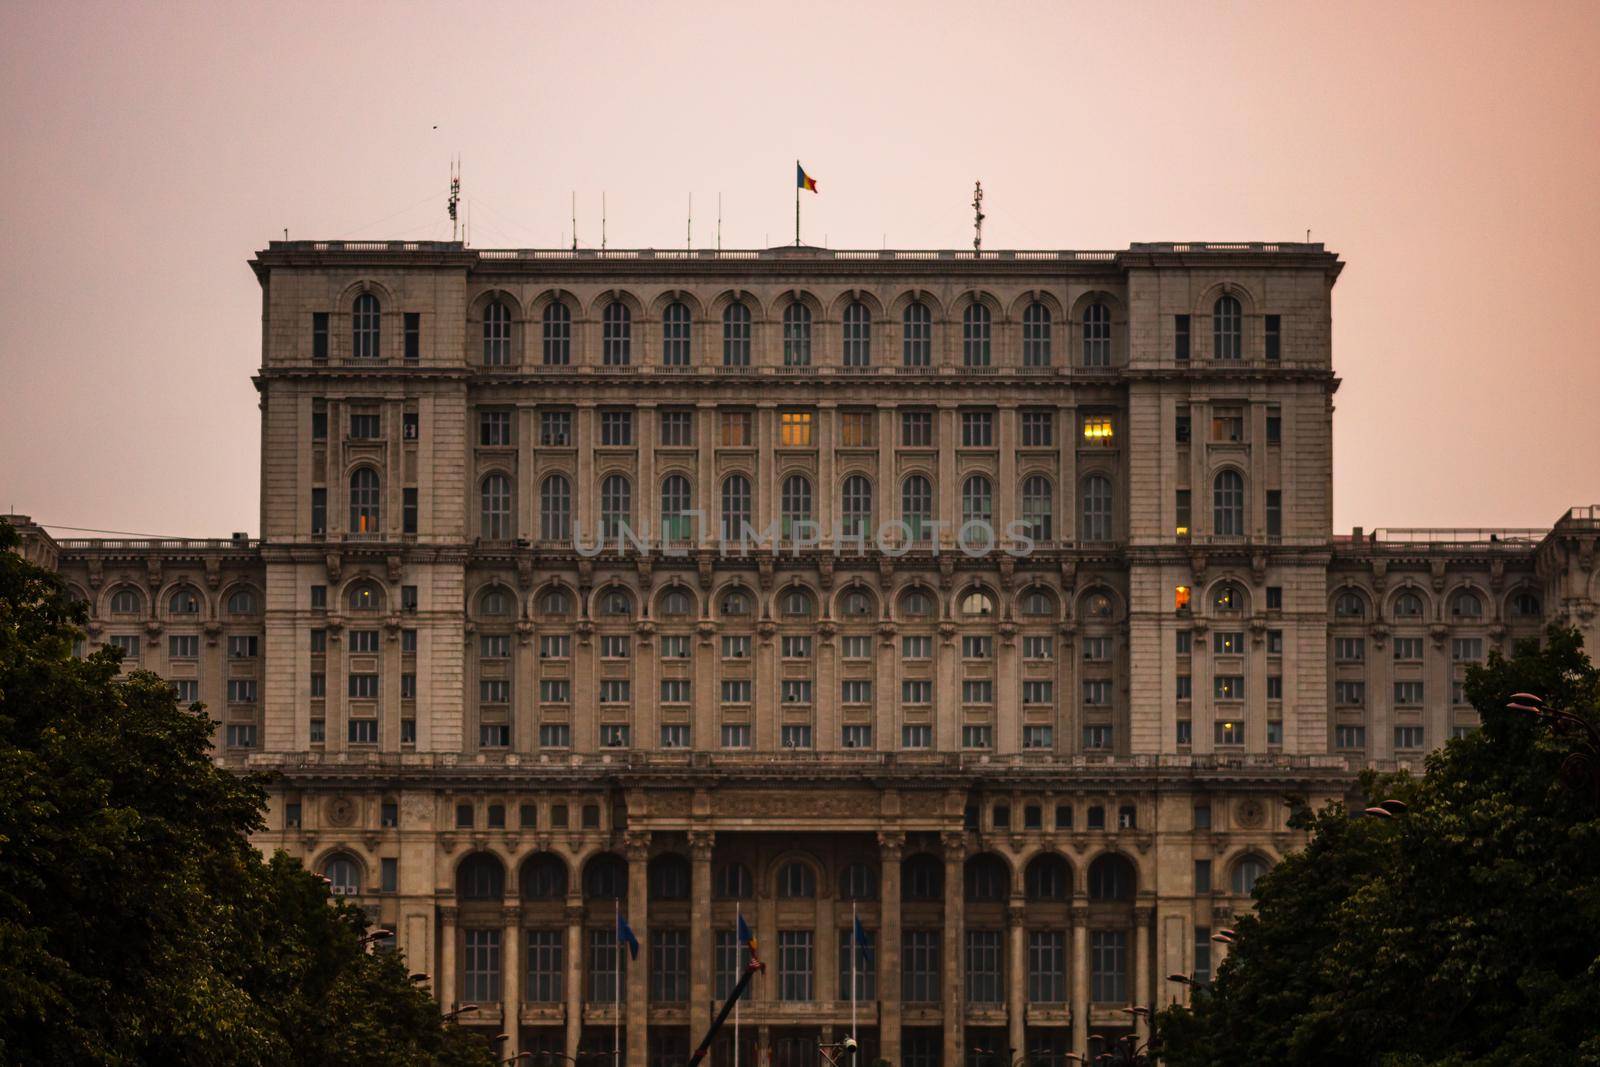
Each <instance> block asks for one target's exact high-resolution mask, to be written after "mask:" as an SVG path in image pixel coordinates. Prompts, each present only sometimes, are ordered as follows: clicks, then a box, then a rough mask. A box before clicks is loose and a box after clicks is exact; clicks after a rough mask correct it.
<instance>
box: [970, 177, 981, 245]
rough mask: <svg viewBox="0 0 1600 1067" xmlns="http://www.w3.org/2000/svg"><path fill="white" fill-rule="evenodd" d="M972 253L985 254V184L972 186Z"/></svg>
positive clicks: (979, 183)
mask: <svg viewBox="0 0 1600 1067" xmlns="http://www.w3.org/2000/svg"><path fill="white" fill-rule="evenodd" d="M972 251H973V252H975V253H980V254H981V253H982V252H983V183H982V182H976V183H974V184H973V186H972Z"/></svg>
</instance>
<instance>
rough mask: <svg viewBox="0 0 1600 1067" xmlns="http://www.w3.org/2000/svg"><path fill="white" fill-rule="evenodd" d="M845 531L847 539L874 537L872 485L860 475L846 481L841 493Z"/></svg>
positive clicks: (852, 476) (854, 475)
mask: <svg viewBox="0 0 1600 1067" xmlns="http://www.w3.org/2000/svg"><path fill="white" fill-rule="evenodd" d="M840 503H841V504H842V507H841V509H840V510H841V513H842V517H843V529H844V535H845V536H846V537H871V536H872V533H873V531H872V483H871V482H869V481H867V479H866V478H865V477H863V476H862V475H859V474H852V475H851V476H850V477H848V478H846V479H845V480H844V489H843V490H842V492H841V493H840Z"/></svg>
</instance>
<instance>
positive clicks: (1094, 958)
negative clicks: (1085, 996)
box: [1089, 930, 1128, 1004]
mask: <svg viewBox="0 0 1600 1067" xmlns="http://www.w3.org/2000/svg"><path fill="white" fill-rule="evenodd" d="M1089 991H1090V999H1091V1000H1092V1001H1093V1002H1094V1003H1096V1004H1122V1003H1124V1002H1126V1001H1127V999H1128V934H1127V931H1125V930H1092V931H1090V933H1089Z"/></svg>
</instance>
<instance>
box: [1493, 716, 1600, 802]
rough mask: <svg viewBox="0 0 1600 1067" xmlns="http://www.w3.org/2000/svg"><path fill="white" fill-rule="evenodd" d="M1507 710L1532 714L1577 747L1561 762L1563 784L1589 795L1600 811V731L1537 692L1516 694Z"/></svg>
mask: <svg viewBox="0 0 1600 1067" xmlns="http://www.w3.org/2000/svg"><path fill="white" fill-rule="evenodd" d="M1506 707H1507V708H1509V709H1510V710H1512V711H1520V712H1523V713H1524V714H1528V715H1532V716H1533V717H1534V719H1535V720H1537V721H1538V722H1541V723H1544V724H1545V725H1547V726H1549V727H1550V732H1551V733H1552V734H1553V735H1555V736H1556V737H1558V738H1561V739H1563V740H1566V741H1569V742H1571V743H1572V744H1573V749H1572V751H1571V752H1569V753H1567V756H1566V758H1565V759H1563V760H1562V761H1561V781H1562V782H1563V783H1564V784H1565V785H1566V787H1567V788H1568V789H1571V790H1573V791H1575V792H1579V793H1587V794H1588V797H1589V803H1590V805H1591V806H1593V807H1596V808H1600V730H1596V729H1595V726H1594V724H1593V723H1591V722H1590V721H1589V720H1588V719H1586V718H1584V717H1583V716H1582V715H1579V714H1578V713H1577V712H1575V711H1569V710H1567V709H1565V708H1552V707H1548V706H1546V704H1545V702H1544V698H1543V697H1540V696H1535V695H1534V694H1533V693H1512V694H1511V703H1509V704H1507V705H1506Z"/></svg>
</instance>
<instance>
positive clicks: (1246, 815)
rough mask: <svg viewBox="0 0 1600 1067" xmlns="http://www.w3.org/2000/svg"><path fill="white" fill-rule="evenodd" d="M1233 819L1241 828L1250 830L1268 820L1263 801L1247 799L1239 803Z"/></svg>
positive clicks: (1234, 810)
mask: <svg viewBox="0 0 1600 1067" xmlns="http://www.w3.org/2000/svg"><path fill="white" fill-rule="evenodd" d="M1233 817H1234V818H1235V819H1237V820H1238V822H1239V825H1240V826H1243V827H1244V828H1245V829H1247V830H1250V829H1254V828H1255V827H1257V826H1260V825H1261V824H1262V823H1263V822H1264V821H1265V820H1266V817H1267V812H1266V809H1265V808H1263V807H1262V806H1261V801H1259V800H1256V799H1254V798H1247V799H1245V800H1241V801H1239V804H1238V806H1237V807H1235V808H1234V809H1233Z"/></svg>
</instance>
